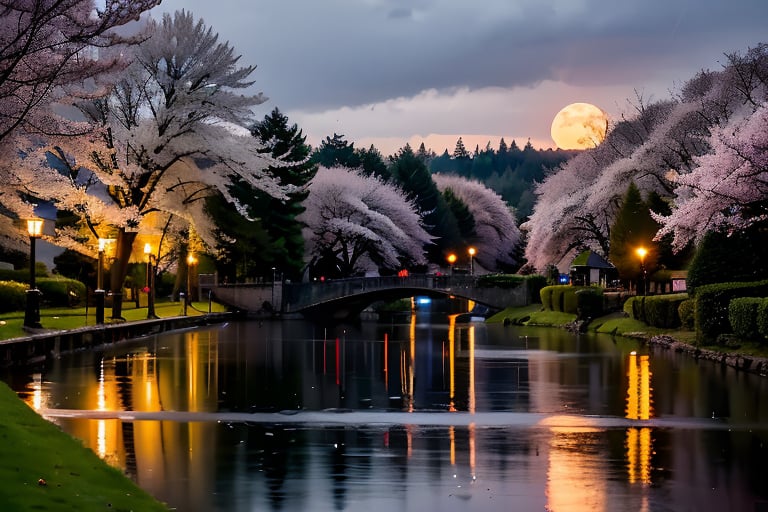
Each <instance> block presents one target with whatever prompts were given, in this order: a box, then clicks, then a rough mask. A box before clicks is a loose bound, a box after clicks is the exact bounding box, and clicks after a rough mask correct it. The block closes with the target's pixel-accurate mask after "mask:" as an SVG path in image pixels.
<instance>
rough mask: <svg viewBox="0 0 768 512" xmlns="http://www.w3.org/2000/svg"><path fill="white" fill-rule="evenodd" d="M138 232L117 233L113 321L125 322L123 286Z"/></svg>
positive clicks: (113, 265) (110, 281)
mask: <svg viewBox="0 0 768 512" xmlns="http://www.w3.org/2000/svg"><path fill="white" fill-rule="evenodd" d="M136 235H138V233H137V232H136V231H125V229H124V228H120V230H119V231H118V232H117V243H116V246H115V261H114V263H113V264H112V268H111V270H110V276H109V277H110V279H109V283H110V288H111V290H112V319H113V320H125V318H123V284H124V283H125V276H126V275H127V274H128V260H130V258H131V252H132V251H133V242H134V240H136Z"/></svg>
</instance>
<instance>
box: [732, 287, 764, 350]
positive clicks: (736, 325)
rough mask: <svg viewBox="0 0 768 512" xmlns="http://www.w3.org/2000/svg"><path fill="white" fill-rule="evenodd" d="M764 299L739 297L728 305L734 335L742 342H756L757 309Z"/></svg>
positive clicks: (757, 335)
mask: <svg viewBox="0 0 768 512" xmlns="http://www.w3.org/2000/svg"><path fill="white" fill-rule="evenodd" d="M762 302H763V299H760V298H757V297H738V298H735V299H733V300H731V302H730V303H728V321H729V322H730V323H731V328H732V329H733V333H734V334H735V335H736V336H738V337H739V338H740V339H742V340H756V339H757V338H758V337H759V334H758V331H757V307H758V306H759V305H760V304H761V303H762Z"/></svg>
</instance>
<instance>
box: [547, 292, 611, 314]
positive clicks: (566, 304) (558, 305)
mask: <svg viewBox="0 0 768 512" xmlns="http://www.w3.org/2000/svg"><path fill="white" fill-rule="evenodd" d="M539 296H540V297H541V304H542V306H544V309H548V310H551V311H560V312H563V313H569V314H572V315H577V316H578V317H579V318H582V319H583V318H595V317H597V316H600V315H601V314H602V312H603V289H602V288H597V287H594V286H572V285H569V284H561V285H554V286H545V287H543V288H542V289H541V291H540V292H539Z"/></svg>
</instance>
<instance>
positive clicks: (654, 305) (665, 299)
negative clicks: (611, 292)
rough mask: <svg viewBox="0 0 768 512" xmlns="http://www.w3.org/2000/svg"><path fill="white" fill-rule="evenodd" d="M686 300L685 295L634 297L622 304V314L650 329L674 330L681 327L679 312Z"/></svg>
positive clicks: (686, 296)
mask: <svg viewBox="0 0 768 512" xmlns="http://www.w3.org/2000/svg"><path fill="white" fill-rule="evenodd" d="M686 300H689V299H688V294H686V293H675V294H671V295H647V296H641V297H638V296H635V297H630V298H629V299H627V301H626V302H625V303H624V312H625V313H627V314H628V315H629V316H630V317H631V318H633V319H635V320H639V321H641V322H643V323H646V324H648V325H650V326H652V327H660V328H663V329H670V328H676V327H680V326H681V325H682V320H681V318H680V314H679V310H680V304H682V303H683V302H685V301H686Z"/></svg>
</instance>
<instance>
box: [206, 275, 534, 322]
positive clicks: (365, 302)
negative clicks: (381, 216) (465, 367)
mask: <svg viewBox="0 0 768 512" xmlns="http://www.w3.org/2000/svg"><path fill="white" fill-rule="evenodd" d="M211 291H212V293H213V294H214V296H215V297H216V299H217V300H218V301H220V302H222V303H224V304H228V305H230V306H232V307H235V308H237V309H240V310H243V311H247V312H250V313H256V312H259V311H269V310H273V311H275V312H277V313H280V314H292V313H301V314H303V315H305V316H308V317H313V318H322V319H328V320H331V319H335V320H340V319H343V318H346V317H350V316H354V315H355V314H357V313H359V312H361V311H362V310H363V309H365V308H366V307H367V306H369V305H370V304H372V303H374V302H378V301H382V300H396V299H399V298H406V297H413V296H429V297H445V296H449V297H458V298H464V299H469V300H472V301H475V302H477V303H480V304H483V305H485V306H487V307H489V308H490V309H492V310H500V309H503V308H506V307H508V306H523V305H526V304H527V303H528V291H527V286H526V285H525V284H522V285H521V286H518V287H516V288H498V287H482V286H478V284H477V279H476V277H475V276H470V275H455V276H436V275H412V276H408V277H399V276H388V277H360V278H350V279H333V280H327V281H322V282H321V281H316V282H313V283H295V284H294V283H280V282H277V283H272V284H269V283H268V284H261V285H249V284H234V285H219V286H215V287H213V288H212V290H211Z"/></svg>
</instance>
